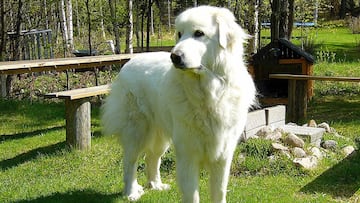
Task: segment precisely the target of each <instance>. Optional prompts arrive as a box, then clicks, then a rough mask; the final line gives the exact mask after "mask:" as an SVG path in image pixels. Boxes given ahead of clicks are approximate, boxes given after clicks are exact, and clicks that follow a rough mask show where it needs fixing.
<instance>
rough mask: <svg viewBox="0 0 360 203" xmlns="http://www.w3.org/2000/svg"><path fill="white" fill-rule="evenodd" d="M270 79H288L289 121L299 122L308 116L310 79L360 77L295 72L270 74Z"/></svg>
mask: <svg viewBox="0 0 360 203" xmlns="http://www.w3.org/2000/svg"><path fill="white" fill-rule="evenodd" d="M269 78H270V79H285V80H288V106H287V112H286V117H287V120H288V121H291V122H298V121H301V120H303V119H305V118H306V112H307V102H308V94H307V89H308V88H307V85H308V82H307V81H308V80H322V81H338V82H360V77H342V76H334V77H333V76H315V75H293V74H269Z"/></svg>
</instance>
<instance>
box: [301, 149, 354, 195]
mask: <svg viewBox="0 0 360 203" xmlns="http://www.w3.org/2000/svg"><path fill="white" fill-rule="evenodd" d="M359 189H360V152H359V151H354V152H353V153H352V154H351V155H349V156H348V157H346V158H345V159H343V160H342V161H340V162H339V163H338V164H336V165H335V166H333V167H331V168H330V169H328V170H326V171H325V172H324V173H322V174H321V175H320V176H318V177H317V178H315V179H314V180H313V181H312V182H310V183H308V184H307V185H305V186H304V187H303V188H301V190H300V191H301V192H304V193H325V194H329V195H331V196H332V197H334V198H336V197H344V198H349V197H351V196H353V195H354V194H355V193H356V192H357V191H358V190H359Z"/></svg>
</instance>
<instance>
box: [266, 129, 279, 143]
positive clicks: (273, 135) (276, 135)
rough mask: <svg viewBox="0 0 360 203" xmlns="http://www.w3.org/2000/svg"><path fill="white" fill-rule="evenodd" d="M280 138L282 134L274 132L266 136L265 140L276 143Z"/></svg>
mask: <svg viewBox="0 0 360 203" xmlns="http://www.w3.org/2000/svg"><path fill="white" fill-rule="evenodd" d="M281 137H282V134H281V132H279V131H274V132H272V133H270V134H268V135H267V136H266V137H265V139H267V140H272V141H277V140H280V138H281Z"/></svg>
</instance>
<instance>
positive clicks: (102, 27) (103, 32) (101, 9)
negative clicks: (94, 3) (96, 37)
mask: <svg viewBox="0 0 360 203" xmlns="http://www.w3.org/2000/svg"><path fill="white" fill-rule="evenodd" d="M100 16H101V19H100V27H101V33H102V37H103V40H105V39H106V33H105V25H104V12H103V6H102V5H101V4H100Z"/></svg>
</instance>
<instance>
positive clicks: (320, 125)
mask: <svg viewBox="0 0 360 203" xmlns="http://www.w3.org/2000/svg"><path fill="white" fill-rule="evenodd" d="M317 127H318V128H324V129H325V131H326V132H328V133H329V132H331V129H330V125H329V124H327V123H325V122H323V123H320V124H319V125H318V126H317Z"/></svg>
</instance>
